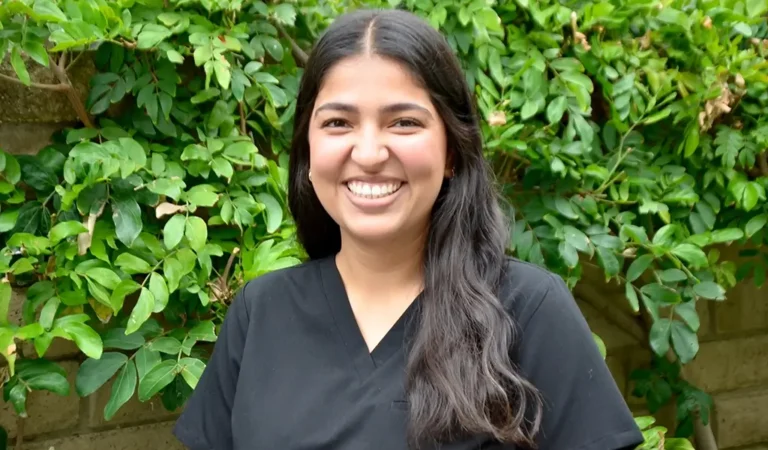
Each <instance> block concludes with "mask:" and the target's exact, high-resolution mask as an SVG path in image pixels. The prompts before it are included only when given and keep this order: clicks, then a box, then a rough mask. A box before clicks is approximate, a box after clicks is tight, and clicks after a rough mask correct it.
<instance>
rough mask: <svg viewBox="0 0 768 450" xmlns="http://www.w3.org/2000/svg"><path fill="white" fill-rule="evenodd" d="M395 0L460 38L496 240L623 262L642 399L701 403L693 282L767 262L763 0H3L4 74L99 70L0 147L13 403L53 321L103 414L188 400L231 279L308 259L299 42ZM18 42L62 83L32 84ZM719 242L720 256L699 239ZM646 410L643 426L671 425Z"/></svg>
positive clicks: (577, 275)
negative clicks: (24, 138) (297, 225)
mask: <svg viewBox="0 0 768 450" xmlns="http://www.w3.org/2000/svg"><path fill="white" fill-rule="evenodd" d="M398 3H400V5H399V6H400V7H404V8H407V9H409V10H412V11H415V12H416V13H418V14H420V15H422V16H423V17H425V18H427V19H428V20H429V21H430V23H431V24H432V25H433V26H435V27H437V28H439V29H441V30H442V31H443V32H444V33H445V35H446V36H447V37H448V40H449V42H450V44H451V45H452V47H453V48H454V50H455V51H456V52H457V53H458V54H459V55H460V57H461V59H462V62H463V64H464V68H465V71H466V75H467V78H468V80H469V82H470V83H471V85H472V86H473V88H474V92H475V93H476V97H477V102H478V107H479V112H480V114H481V116H482V118H483V132H484V135H485V139H486V148H487V158H488V160H489V162H490V163H491V164H492V165H493V167H494V169H495V171H496V174H497V175H498V178H499V182H500V183H501V185H502V187H503V189H504V192H505V194H506V196H507V197H508V198H509V199H510V200H511V202H512V203H513V204H514V205H515V209H514V211H512V214H514V216H515V217H516V221H515V223H514V229H513V240H512V242H510V251H511V252H513V253H514V254H515V255H516V256H518V257H519V258H521V259H524V260H527V261H531V262H533V263H535V264H539V265H542V266H546V267H548V268H549V269H551V270H554V271H556V272H558V273H559V274H561V275H562V276H563V277H564V278H565V279H566V280H567V282H568V283H569V285H570V286H571V287H573V286H574V285H575V284H576V283H577V282H578V281H579V280H580V279H581V277H582V275H583V274H584V272H585V271H586V270H595V269H597V270H599V271H601V272H602V273H603V274H604V276H605V278H606V279H607V280H608V279H610V280H612V281H614V282H619V283H622V285H624V286H625V287H626V301H627V302H628V303H627V304H628V305H629V308H631V310H633V311H634V313H635V314H636V318H637V322H638V323H640V324H644V326H645V327H646V333H647V337H648V339H647V340H648V345H649V348H651V349H652V350H653V352H654V354H655V357H654V360H653V361H652V362H651V363H652V364H651V369H650V370H645V371H638V372H637V373H636V374H635V375H634V379H635V385H636V389H635V394H636V395H638V396H641V397H645V398H646V400H647V403H648V407H649V409H650V411H651V412H655V411H657V410H658V409H659V408H660V407H661V406H662V405H664V404H667V403H669V402H672V401H676V402H677V406H678V422H679V423H678V426H677V430H676V434H677V435H678V436H682V437H688V436H690V435H691V433H692V430H693V427H694V423H695V421H697V420H699V418H700V419H701V420H702V421H703V422H704V423H706V422H707V420H708V413H709V408H710V407H711V400H710V399H709V397H708V396H707V395H706V394H705V393H703V392H701V391H700V390H698V389H697V388H696V387H695V386H692V385H690V384H689V383H687V382H686V381H685V380H683V379H681V378H680V366H681V365H682V364H686V363H688V362H690V361H691V360H692V359H693V358H694V357H695V355H696V353H697V351H698V340H697V335H696V332H697V330H698V327H699V317H698V314H697V310H696V304H697V302H700V301H710V300H714V301H723V300H724V298H725V292H726V289H727V288H729V287H731V286H733V285H734V284H735V283H736V282H737V281H739V280H742V279H744V278H746V277H752V278H754V281H755V283H757V284H758V285H759V284H762V283H763V282H764V281H765V274H766V271H767V268H768V255H766V253H765V252H764V251H763V250H762V249H761V248H762V246H763V244H764V243H765V240H766V235H767V234H766V233H765V232H764V231H763V229H764V226H765V224H766V223H767V222H768V208H767V207H766V205H767V204H768V202H766V188H768V156H767V154H766V152H765V148H766V145H768V122H766V119H764V117H765V111H766V108H767V107H768V90H766V87H768V73H767V69H766V67H767V66H768V65H766V59H765V54H766V52H767V51H768V40H766V39H765V38H766V33H767V32H768V27H767V26H766V21H765V15H766V5H765V2H763V1H759V0H757V1H756V0H747V1H746V3H744V2H735V1H730V0H727V1H717V2H715V1H700V2H695V3H690V2H682V1H679V0H666V1H663V2H661V1H658V0H653V1H651V0H615V1H612V2H607V1H606V2H590V1H581V2H576V1H567V0H563V1H561V2H555V1H552V0H544V1H538V2H529V1H528V0H517V1H513V0H502V1H498V2H486V1H483V0H458V1H456V0H417V1H415V0H404V1H402V2H398V1H396V0H392V1H389V2H383V1H367V2H358V1H352V0H349V1H341V0H325V1H315V0H304V1H302V2H299V3H295V2H272V3H263V2H260V1H257V2H253V1H243V0H186V1H180V0H165V1H161V0H139V1H131V0H122V1H115V2H107V1H105V0H99V1H86V0H61V1H55V0H10V1H9V0H6V1H4V2H3V3H2V4H0V58H6V57H7V60H8V61H9V62H10V65H11V67H12V68H13V72H14V73H15V75H10V76H9V75H5V76H2V79H5V80H13V81H15V82H17V83H22V84H25V85H28V86H30V85H31V86H34V87H36V88H38V89H40V90H41V91H39V92H42V90H43V89H53V90H57V91H63V92H68V93H70V94H71V93H72V91H73V89H72V86H71V83H70V80H69V78H68V75H67V74H68V72H67V70H68V69H69V68H71V67H72V65H74V64H78V63H80V62H82V61H88V60H89V59H92V60H93V63H94V64H95V67H96V70H97V74H96V75H95V76H94V77H93V78H92V79H91V84H90V90H89V92H88V96H87V100H86V101H85V102H84V103H81V102H79V101H78V100H77V99H76V97H77V96H76V95H75V96H72V95H70V98H71V99H72V101H73V107H74V108H75V110H76V111H78V113H79V114H80V119H81V122H82V124H83V126H81V127H76V128H73V129H68V130H65V131H64V132H62V133H61V134H59V135H57V136H55V142H54V143H53V144H52V145H50V146H48V147H46V148H45V149H43V150H42V151H41V152H40V153H39V154H38V155H36V156H34V157H33V156H12V155H10V154H8V153H5V152H3V153H0V155H1V156H0V172H1V173H2V181H0V208H1V210H2V212H0V239H1V240H2V243H1V244H0V245H4V248H3V250H2V252H1V253H0V266H1V267H0V270H2V271H3V272H4V273H5V274H6V275H5V278H4V280H3V283H1V284H0V310H1V311H2V314H0V321H2V323H1V324H0V325H2V327H0V353H2V354H3V356H4V357H5V359H6V360H7V361H8V367H9V379H8V381H7V382H6V383H5V390H4V394H5V399H6V401H10V402H12V403H13V405H14V407H15V408H16V411H17V412H18V413H19V414H20V415H21V416H24V415H25V404H26V396H27V393H28V392H29V391H31V390H40V389H45V390H49V391H53V392H56V393H59V394H66V393H68V390H69V386H68V384H67V383H66V379H65V374H64V371H63V370H62V369H61V368H60V367H59V366H58V365H56V364H55V363H52V362H50V361H47V360H46V359H45V358H44V356H45V354H46V352H47V350H48V349H49V347H50V345H51V343H52V342H53V339H54V338H60V339H65V340H72V341H74V343H75V344H76V345H77V346H78V348H79V349H80V350H81V351H82V352H83V353H84V354H85V356H86V357H87V359H86V360H85V362H84V363H83V364H82V365H81V367H80V369H79V372H78V374H77V383H76V387H77V391H78V394H80V395H82V396H85V395H89V394H91V393H93V392H95V391H96V390H97V389H99V388H100V387H101V386H102V385H103V384H104V383H106V382H107V381H108V380H110V379H112V378H113V377H116V382H115V384H114V385H113V388H112V392H111V397H110V400H109V403H108V404H107V406H106V408H105V411H104V415H105V418H106V419H109V418H111V417H112V416H113V415H114V414H115V412H116V411H117V410H118V409H119V408H120V407H121V406H122V405H123V404H124V403H125V402H126V401H127V400H128V399H130V398H131V397H132V396H133V395H134V394H135V393H136V392H137V391H138V398H139V399H140V400H142V401H145V400H147V399H149V398H151V397H153V396H155V395H160V396H161V398H162V400H163V402H164V404H165V406H166V407H167V408H169V409H175V408H177V407H180V406H182V405H183V403H184V401H185V399H186V398H187V396H188V395H189V393H190V392H191V389H192V388H193V387H194V386H195V384H196V382H197V380H198V379H199V376H200V374H201V373H202V371H203V369H204V367H205V362H204V361H205V354H206V353H205V348H206V347H205V346H206V345H210V344H208V343H210V342H212V341H215V339H216V329H217V328H216V327H217V326H218V325H219V324H220V322H221V319H222V317H223V315H224V313H225V311H226V306H227V303H228V301H229V300H230V299H231V297H232V294H233V291H234V290H236V289H237V287H238V286H240V285H241V284H242V283H243V282H244V281H245V280H247V279H250V278H253V277H256V276H259V275H261V274H263V273H266V272H268V271H271V270H275V269H277V268H281V267H287V266H291V265H294V264H297V263H299V262H300V261H301V260H303V258H304V256H305V255H304V253H303V250H302V249H301V248H300V246H299V245H298V244H297V242H296V240H295V233H294V231H295V230H294V227H293V224H292V221H291V218H290V217H289V216H288V215H287V209H286V198H285V196H286V192H285V189H286V169H285V168H286V161H287V155H286V147H287V145H288V143H289V136H290V130H291V126H292V123H291V122H292V117H293V111H294V106H295V100H294V99H295V96H296V90H297V87H298V80H299V79H300V76H301V65H302V63H303V61H305V58H306V53H305V52H306V50H307V49H309V48H310V46H311V43H312V42H313V41H314V40H315V39H316V38H317V36H318V34H319V33H320V32H321V31H322V30H323V29H324V28H325V26H327V25H328V24H329V23H330V21H332V19H333V18H334V17H336V16H337V15H338V14H340V13H341V12H343V11H345V10H348V9H350V8H353V7H357V6H361V5H362V6H384V7H393V6H396V5H397V4H398ZM34 64H41V65H43V66H46V67H49V68H50V70H51V71H52V72H53V73H54V74H55V75H56V78H57V80H58V81H59V83H60V84H57V85H40V84H38V83H32V81H31V80H30V75H29V71H28V67H29V66H30V65H34ZM733 242H738V243H739V244H740V245H742V246H744V247H745V248H747V250H744V251H743V255H742V256H743V257H745V258H750V259H749V261H748V262H747V263H746V264H744V265H741V266H740V267H738V268H737V266H736V264H735V263H734V262H733V261H728V260H725V259H723V258H721V256H720V252H719V246H721V245H723V244H730V243H733ZM12 287H19V288H26V289H27V292H26V293H27V298H26V300H25V302H24V304H23V306H22V320H21V323H19V324H16V323H11V322H10V321H9V319H8V317H7V316H8V314H7V311H8V309H9V303H10V299H11V288H12ZM643 319H645V320H643ZM632 320H634V319H632ZM22 343H27V344H31V346H32V347H33V348H34V350H33V352H30V353H26V351H22V349H24V346H23V345H22ZM22 353H24V354H22ZM651 421H652V419H649V418H638V423H640V424H641V426H642V427H643V428H644V429H645V430H646V436H647V439H648V442H647V443H646V445H645V447H644V448H664V446H666V448H686V446H688V447H687V448H690V444H688V443H687V441H686V440H676V439H664V434H665V433H666V429H664V428H661V427H654V428H649V427H651V425H652V423H651Z"/></svg>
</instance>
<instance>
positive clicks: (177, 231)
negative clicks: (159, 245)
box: [163, 214, 187, 250]
mask: <svg viewBox="0 0 768 450" xmlns="http://www.w3.org/2000/svg"><path fill="white" fill-rule="evenodd" d="M186 222H187V219H186V217H185V216H183V215H181V214H176V215H174V216H173V217H171V218H170V219H168V222H166V223H165V227H163V242H164V244H165V248H167V249H168V250H171V249H173V248H175V247H176V246H177V245H179V242H181V239H182V238H183V237H184V227H185V225H186Z"/></svg>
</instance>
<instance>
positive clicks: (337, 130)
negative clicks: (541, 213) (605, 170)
mask: <svg viewBox="0 0 768 450" xmlns="http://www.w3.org/2000/svg"><path fill="white" fill-rule="evenodd" d="M291 152H292V153H291V161H290V192H289V194H290V195H289V197H290V209H291V211H292V214H293V216H294V218H295V220H296V224H297V227H298V233H299V238H300V239H301V242H302V243H303V245H304V247H305V248H306V250H307V252H308V254H309V256H310V261H308V262H306V263H304V264H302V265H300V266H298V267H293V268H288V269H283V270H279V271H276V272H272V273H270V274H268V275H264V276H261V277H259V278H257V279H254V280H252V281H250V282H248V283H247V284H246V285H245V287H243V288H242V289H241V290H240V292H239V293H238V295H237V297H236V299H235V300H234V301H233V304H232V305H231V307H230V310H229V312H228V314H227V317H226V319H225V322H224V324H223V326H222V329H221V332H220V336H219V339H218V342H217V343H216V347H215V349H214V352H213V355H212V358H211V360H210V362H209V364H208V367H207V369H206V370H205V372H204V374H203V376H202V378H201V379H200V382H199V384H198V385H197V388H196V390H195V392H194V394H193V395H192V397H191V399H190V400H189V402H188V404H187V406H186V408H185V411H184V413H183V414H182V416H181V418H180V419H179V421H178V423H177V426H176V428H175V434H176V436H177V437H178V438H179V439H180V440H181V441H182V442H183V443H184V444H185V445H186V446H188V447H189V448H191V449H194V450H197V449H200V450H211V449H214V450H224V449H238V450H240V449H242V450H245V449H248V450H251V449H268V450H300V449H301V450H309V449H312V450H321V449H328V450H331V449H333V450H366V449H387V450H389V449H392V450H398V449H406V448H417V447H418V448H430V449H431V448H441V449H454V450H465V449H466V450H469V449H480V448H482V449H526V448H538V449H540V450H568V449H573V450H575V449H581V450H616V449H631V448H634V447H635V446H636V445H638V444H639V443H641V442H642V436H641V434H640V432H639V430H638V429H637V427H636V426H635V423H634V421H633V419H632V416H631V415H630V413H629V411H628V408H627V406H626V404H625V402H624V400H623V398H622V397H621V395H620V393H619V391H618V389H617V388H616V385H615V383H614V380H613V379H612V378H611V375H610V373H609V372H608V370H607V368H606V366H605V364H604V362H603V360H602V358H601V357H600V354H599V352H598V350H597V347H596V345H595V344H594V342H593V341H592V337H591V334H590V331H589V329H588V327H587V325H586V322H585V321H584V319H583V317H582V316H581V314H580V312H579V310H578V308H577V307H576V305H575V302H574V301H573V297H572V296H571V294H570V293H569V291H568V289H567V288H566V286H565V284H564V283H563V282H562V280H561V279H560V278H558V277H555V276H553V275H552V274H550V273H548V272H546V271H544V270H542V269H539V268H537V267H535V266H532V265H529V264H526V263H523V262H520V261H517V260H515V259H511V258H508V257H506V256H505V244H506V243H507V242H508V240H507V236H506V234H505V232H506V230H507V229H508V225H507V223H506V222H505V221H504V220H503V217H502V214H501V212H500V208H499V206H498V201H497V198H496V197H495V191H494V190H493V186H492V183H491V181H490V174H489V172H488V169H487V167H486V164H485V162H484V159H483V155H482V142H481V135H480V130H479V127H478V123H477V120H476V117H475V113H474V111H473V107H472V99H471V95H470V92H469V89H468V87H467V85H466V82H465V79H464V76H463V74H462V72H461V69H460V67H459V64H458V61H457V60H456V58H455V56H454V55H453V54H452V52H451V49H450V47H449V46H448V45H447V44H446V41H445V40H444V39H443V38H442V37H441V35H440V34H439V33H438V32H436V31H435V30H433V29H432V28H431V27H430V26H429V25H427V24H425V23H424V22H423V21H422V20H420V19H419V18H417V17H415V16H414V15H411V14H409V13H407V12H403V11H395V10H392V11H375V12H374V11H358V12H354V13H350V14H348V15H345V16H343V17H340V18H339V19H337V20H336V21H335V22H334V24H333V25H332V26H331V27H330V28H329V29H328V30H327V31H326V33H325V34H324V35H323V36H322V38H321V39H320V40H319V42H318V43H317V45H316V47H315V48H314V50H313V52H312V55H311V56H310V60H309V62H308V64H307V67H306V71H305V74H304V76H303V79H302V84H301V88H300V92H299V96H298V103H297V106H296V123H295V133H294V141H293V146H292V150H291Z"/></svg>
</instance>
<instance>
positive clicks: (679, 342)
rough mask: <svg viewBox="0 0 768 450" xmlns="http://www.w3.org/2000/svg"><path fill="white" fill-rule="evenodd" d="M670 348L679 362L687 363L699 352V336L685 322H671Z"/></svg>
mask: <svg viewBox="0 0 768 450" xmlns="http://www.w3.org/2000/svg"><path fill="white" fill-rule="evenodd" d="M671 334H672V348H674V349H675V353H677V356H679V357H680V362H681V363H683V364H688V363H689V362H691V361H692V360H693V358H694V357H695V356H696V354H697V353H698V352H699V338H698V336H697V335H696V333H694V332H693V331H692V330H691V329H690V328H689V327H688V326H687V325H686V324H684V323H682V322H680V321H678V320H675V321H673V322H672V333H671Z"/></svg>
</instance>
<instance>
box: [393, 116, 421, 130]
mask: <svg viewBox="0 0 768 450" xmlns="http://www.w3.org/2000/svg"><path fill="white" fill-rule="evenodd" d="M395 126H396V127H398V128H416V127H421V126H422V124H421V122H419V121H418V120H416V119H411V118H410V117H404V118H401V119H397V120H396V121H395Z"/></svg>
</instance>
